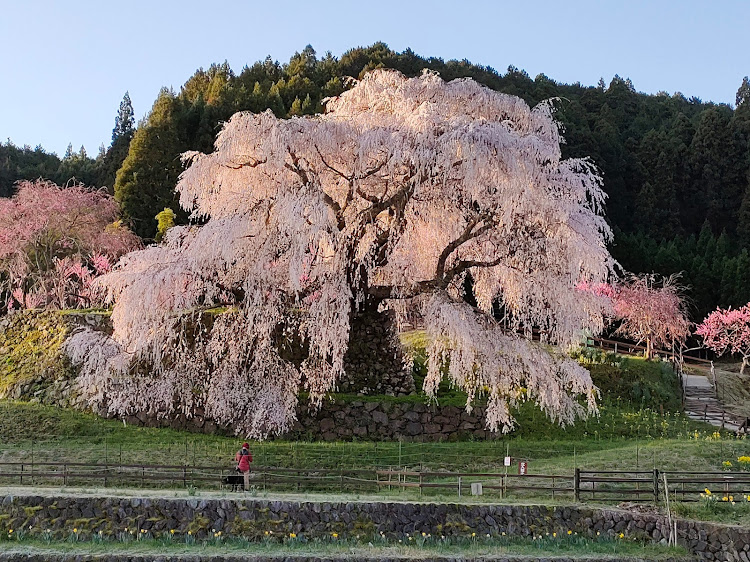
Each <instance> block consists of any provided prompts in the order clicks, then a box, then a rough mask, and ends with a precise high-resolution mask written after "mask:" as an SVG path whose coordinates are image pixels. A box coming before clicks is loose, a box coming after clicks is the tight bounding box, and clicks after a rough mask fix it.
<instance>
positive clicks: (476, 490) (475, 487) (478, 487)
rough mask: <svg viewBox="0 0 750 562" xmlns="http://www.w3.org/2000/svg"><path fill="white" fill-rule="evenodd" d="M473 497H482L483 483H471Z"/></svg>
mask: <svg viewBox="0 0 750 562" xmlns="http://www.w3.org/2000/svg"><path fill="white" fill-rule="evenodd" d="M471 495H472V496H481V495H482V483H481V482H472V483H471Z"/></svg>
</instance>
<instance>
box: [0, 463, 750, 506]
mask: <svg viewBox="0 0 750 562" xmlns="http://www.w3.org/2000/svg"><path fill="white" fill-rule="evenodd" d="M665 477H666V478H665ZM250 481H251V485H252V486H253V487H254V488H255V489H263V490H267V489H271V490H278V491H341V492H347V491H348V492H362V491H365V492H388V491H390V492H393V491H396V492H402V491H408V490H415V491H418V493H419V494H442V495H457V496H458V497H461V496H469V495H478V494H481V495H495V496H498V497H499V498H501V499H502V498H509V497H524V496H525V497H540V496H551V497H552V498H553V499H555V498H558V497H559V498H561V499H562V498H568V499H575V500H576V501H594V502H605V503H606V502H619V501H629V502H650V503H658V502H660V501H663V499H664V497H663V496H664V492H665V488H664V486H665V482H666V491H667V492H668V493H669V497H670V499H672V500H677V501H686V502H690V501H698V500H700V499H701V494H704V496H705V495H706V490H709V491H710V492H711V496H713V497H714V498H716V499H717V500H719V501H723V498H724V497H726V498H727V499H729V498H734V497H736V498H737V499H738V500H739V499H744V498H745V496H746V495H750V472H678V471H659V470H658V469H654V470H631V471H618V470H610V471H601V470H598V471H593V470H582V469H576V470H575V471H574V472H573V473H572V474H556V475H551V474H515V473H508V472H449V471H438V472H431V471H423V470H422V471H417V470H408V469H392V468H391V469H353V470H336V469H310V468H307V469H298V468H277V467H268V466H256V467H253V468H252V470H251V478H250ZM0 483H2V484H4V485H21V486H33V485H41V484H47V485H62V486H71V487H76V486H79V487H80V486H102V487H108V486H123V487H140V488H169V487H172V488H175V487H178V488H188V487H190V486H194V487H214V488H222V487H231V488H234V489H241V488H242V483H243V479H242V476H241V475H240V474H238V473H237V472H236V471H235V470H234V469H232V468H229V467H227V466H189V465H155V464H114V465H113V464H101V463H99V464H97V463H75V462H36V463H33V462H0Z"/></svg>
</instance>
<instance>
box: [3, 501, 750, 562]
mask: <svg viewBox="0 0 750 562" xmlns="http://www.w3.org/2000/svg"><path fill="white" fill-rule="evenodd" d="M0 521H2V523H0V525H2V526H3V527H7V528H16V529H29V528H30V529H31V532H33V530H37V531H39V530H42V529H45V530H46V529H50V530H51V533H52V534H53V535H54V536H55V537H56V538H58V539H64V538H67V537H69V536H70V534H71V532H72V529H73V528H76V529H78V532H79V533H80V534H81V535H82V537H84V538H85V537H86V536H87V535H91V534H94V533H98V532H99V531H102V532H103V533H104V534H107V535H115V536H116V535H117V534H118V533H122V532H126V531H125V529H126V528H127V529H129V530H135V531H136V532H140V531H141V530H143V531H145V532H148V533H151V534H153V535H160V534H162V533H170V532H171V530H173V529H174V530H175V532H176V533H179V534H181V535H182V534H185V533H188V532H190V533H191V534H193V535H194V536H195V537H196V538H199V539H200V538H204V537H208V536H210V535H211V533H214V532H216V531H221V532H222V533H223V535H224V536H225V537H245V538H247V539H250V540H262V539H263V538H264V537H266V536H267V535H266V532H269V533H270V532H273V533H274V534H275V535H276V536H289V533H296V534H297V536H300V535H304V536H305V537H307V538H321V539H323V538H326V539H327V538H330V536H331V534H332V533H337V534H338V535H339V536H340V537H341V538H353V537H355V536H357V535H358V536H360V538H366V537H373V536H379V535H380V533H383V534H384V535H385V536H386V537H388V538H390V539H394V540H397V539H399V538H403V537H404V535H405V533H412V534H414V533H423V532H424V533H430V534H432V535H433V536H440V535H444V536H449V537H467V536H470V535H471V533H476V534H477V535H478V536H484V535H486V534H489V535H491V536H500V535H501V534H502V533H505V534H506V536H521V537H530V536H532V535H544V534H546V533H550V534H552V533H554V532H556V533H558V534H565V533H568V531H571V532H573V533H578V534H579V535H581V536H587V537H592V538H593V537H595V536H597V533H599V534H600V535H604V536H612V537H614V536H615V535H619V534H620V533H623V534H624V535H625V536H627V537H628V538H629V539H630V538H640V539H643V540H646V541H652V542H657V543H658V542H661V543H665V542H666V536H667V535H668V524H667V521H666V518H665V517H664V516H661V515H659V514H651V513H641V512H638V511H625V510H617V509H604V508H602V509H598V508H592V507H587V506H578V505H569V506H540V505H515V506H514V505H483V504H433V503H398V502H367V501H358V502H294V501H273V500H261V499H247V500H235V499H201V498H119V497H98V496H97V497H94V496H90V497H89V496H60V497H47V496H39V495H17V496H12V495H6V496H4V497H0ZM677 534H678V544H681V545H683V546H685V547H686V548H687V549H688V550H689V551H690V552H692V553H694V554H696V555H697V556H698V557H699V558H700V559H702V560H719V561H729V562H734V561H741V562H750V529H748V528H744V527H737V526H731V525H720V524H713V523H704V522H696V521H686V520H679V521H678V522H677Z"/></svg>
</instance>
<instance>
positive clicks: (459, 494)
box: [458, 476, 461, 498]
mask: <svg viewBox="0 0 750 562" xmlns="http://www.w3.org/2000/svg"><path fill="white" fill-rule="evenodd" d="M458 497H459V498H460V497H461V477H460V476H459V477H458Z"/></svg>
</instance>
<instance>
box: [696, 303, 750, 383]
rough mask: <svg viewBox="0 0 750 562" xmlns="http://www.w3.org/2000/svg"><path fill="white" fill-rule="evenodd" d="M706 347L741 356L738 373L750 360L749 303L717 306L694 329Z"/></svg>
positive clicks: (718, 352) (720, 353)
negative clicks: (734, 306)
mask: <svg viewBox="0 0 750 562" xmlns="http://www.w3.org/2000/svg"><path fill="white" fill-rule="evenodd" d="M695 333H696V334H698V335H699V336H701V337H702V338H703V343H704V345H705V346H706V347H708V348H710V349H712V350H713V351H715V352H716V354H717V355H724V354H725V353H733V354H734V353H736V354H739V355H740V356H741V357H742V367H741V368H740V373H741V374H745V367H747V365H748V362H750V303H749V304H746V305H744V306H741V307H740V308H726V309H722V308H717V309H716V310H714V311H713V312H712V313H711V314H709V315H708V316H706V318H705V319H704V320H703V322H702V323H701V324H700V326H698V329H697V330H696V331H695Z"/></svg>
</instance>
